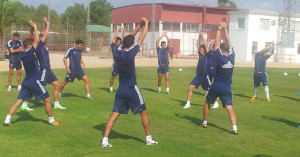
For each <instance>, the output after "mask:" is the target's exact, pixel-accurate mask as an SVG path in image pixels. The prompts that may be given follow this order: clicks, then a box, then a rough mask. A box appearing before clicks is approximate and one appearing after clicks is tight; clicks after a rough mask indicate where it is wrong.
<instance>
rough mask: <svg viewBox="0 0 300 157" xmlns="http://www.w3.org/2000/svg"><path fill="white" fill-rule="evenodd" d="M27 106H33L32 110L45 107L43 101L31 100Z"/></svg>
mask: <svg viewBox="0 0 300 157" xmlns="http://www.w3.org/2000/svg"><path fill="white" fill-rule="evenodd" d="M28 104H33V105H34V106H33V108H36V107H44V106H45V103H44V101H42V100H41V101H37V100H31V101H29V103H28Z"/></svg>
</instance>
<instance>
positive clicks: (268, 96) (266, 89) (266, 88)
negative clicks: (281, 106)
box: [265, 86, 270, 99]
mask: <svg viewBox="0 0 300 157" xmlns="http://www.w3.org/2000/svg"><path fill="white" fill-rule="evenodd" d="M265 93H266V97H267V99H269V98H270V95H269V87H268V86H265Z"/></svg>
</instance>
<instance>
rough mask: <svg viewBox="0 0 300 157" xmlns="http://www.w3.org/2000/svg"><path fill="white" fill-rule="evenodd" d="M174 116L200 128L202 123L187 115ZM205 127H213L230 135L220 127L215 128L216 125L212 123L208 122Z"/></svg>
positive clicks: (176, 114) (177, 114)
mask: <svg viewBox="0 0 300 157" xmlns="http://www.w3.org/2000/svg"><path fill="white" fill-rule="evenodd" d="M175 116H176V117H178V118H182V119H186V120H189V121H191V122H192V123H194V124H195V125H198V126H200V125H201V122H202V121H203V120H202V119H200V118H195V117H191V116H187V115H184V114H179V113H175ZM207 126H208V127H210V126H211V127H214V128H217V129H220V130H223V131H225V132H229V133H231V131H229V130H226V129H224V128H221V127H219V126H217V125H215V124H213V123H209V122H208V124H207Z"/></svg>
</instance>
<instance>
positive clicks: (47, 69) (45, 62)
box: [22, 17, 66, 109]
mask: <svg viewBox="0 0 300 157" xmlns="http://www.w3.org/2000/svg"><path fill="white" fill-rule="evenodd" d="M44 22H45V23H46V27H45V30H44V33H43V35H42V36H41V38H40V40H39V42H38V46H37V48H36V53H35V54H36V57H37V59H38V61H39V64H40V70H39V73H38V80H40V81H41V83H42V85H43V86H46V85H47V84H51V85H52V86H53V87H54V109H66V108H65V107H63V106H61V105H60V104H59V100H58V94H59V88H60V84H59V82H58V80H57V78H56V76H55V75H54V73H53V72H52V70H51V65H50V59H49V52H48V51H47V49H45V47H44V45H45V41H46V38H47V36H48V32H49V27H50V23H49V22H48V20H47V18H46V17H44ZM31 35H32V31H31V32H30V36H31ZM23 104H24V103H23ZM22 106H23V105H22Z"/></svg>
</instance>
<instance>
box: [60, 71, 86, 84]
mask: <svg viewBox="0 0 300 157" xmlns="http://www.w3.org/2000/svg"><path fill="white" fill-rule="evenodd" d="M84 75H85V73H84V71H83V70H82V69H80V70H78V71H72V72H71V73H69V74H67V75H66V78H65V80H66V81H67V82H73V81H74V80H75V78H77V79H78V80H81V79H82V77H83V76H84Z"/></svg>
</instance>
